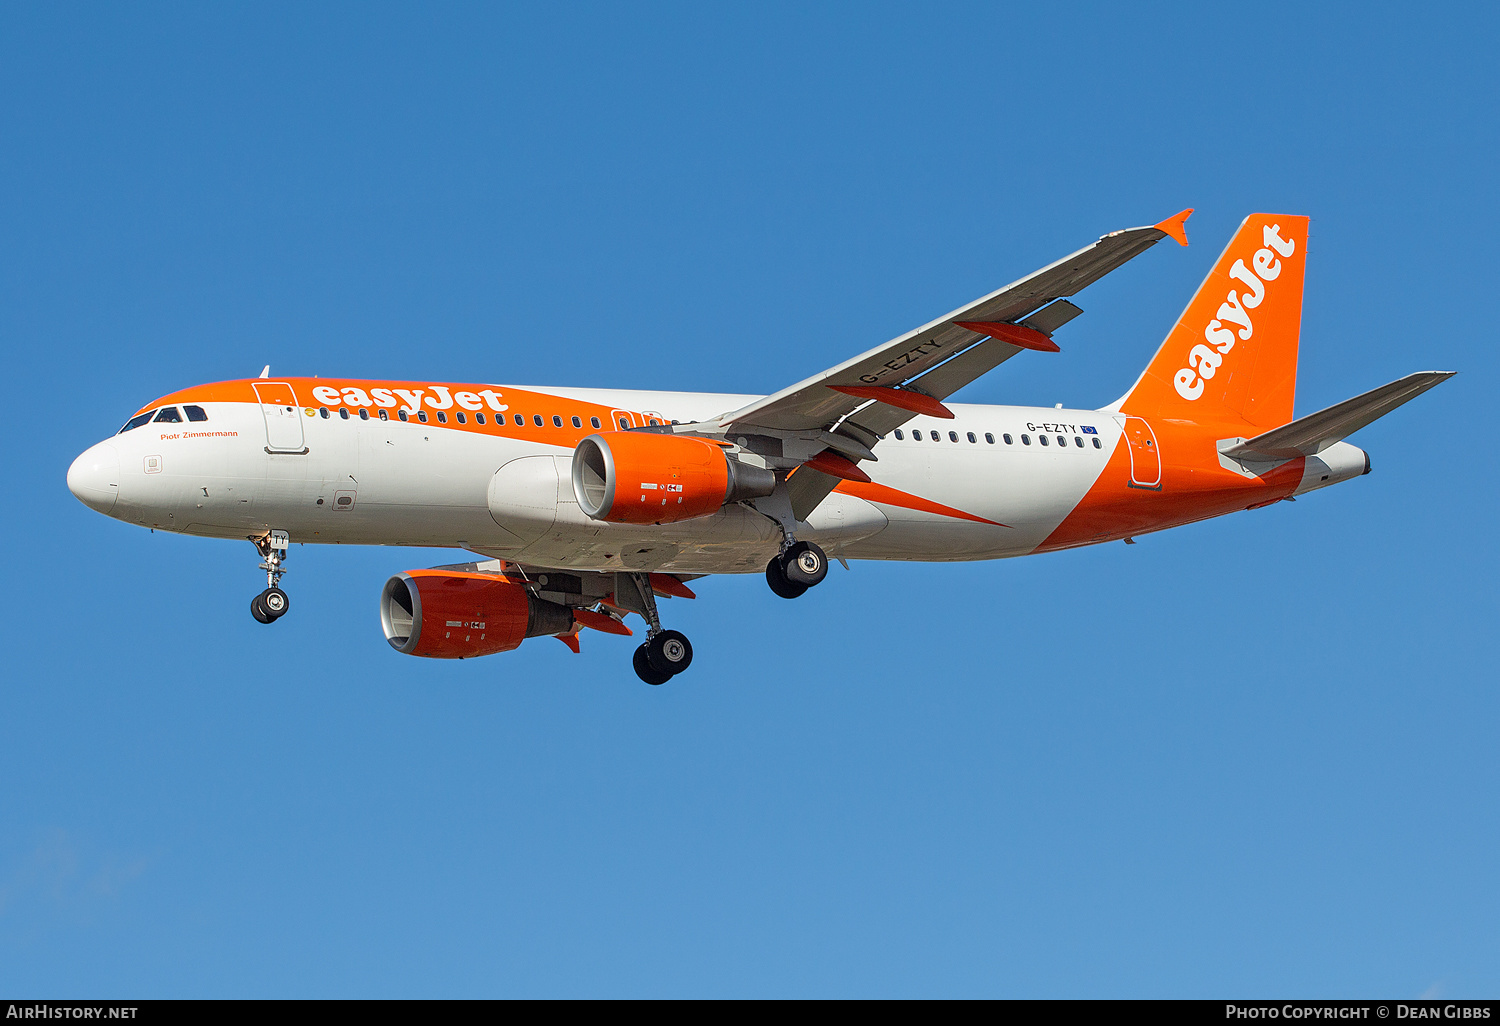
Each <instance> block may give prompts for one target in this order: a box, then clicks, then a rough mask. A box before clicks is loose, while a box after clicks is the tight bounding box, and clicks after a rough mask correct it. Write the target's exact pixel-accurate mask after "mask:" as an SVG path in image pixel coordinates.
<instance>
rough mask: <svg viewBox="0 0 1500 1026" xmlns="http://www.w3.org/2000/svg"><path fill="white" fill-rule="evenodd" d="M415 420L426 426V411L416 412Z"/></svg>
mask: <svg viewBox="0 0 1500 1026" xmlns="http://www.w3.org/2000/svg"><path fill="white" fill-rule="evenodd" d="M417 419H418V420H420V421H421V422H422V423H423V424H426V423H427V411H426V410H418V411H417Z"/></svg>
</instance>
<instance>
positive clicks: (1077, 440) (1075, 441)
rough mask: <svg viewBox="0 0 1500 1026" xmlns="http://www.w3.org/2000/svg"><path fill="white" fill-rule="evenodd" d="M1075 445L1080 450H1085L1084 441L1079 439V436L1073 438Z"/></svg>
mask: <svg viewBox="0 0 1500 1026" xmlns="http://www.w3.org/2000/svg"><path fill="white" fill-rule="evenodd" d="M1073 444H1074V445H1076V446H1078V448H1080V449H1082V448H1083V439H1082V438H1079V437H1078V436H1077V435H1074V436H1073Z"/></svg>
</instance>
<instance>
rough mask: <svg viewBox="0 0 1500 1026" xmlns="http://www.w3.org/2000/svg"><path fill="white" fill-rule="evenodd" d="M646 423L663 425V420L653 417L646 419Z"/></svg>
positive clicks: (654, 425)
mask: <svg viewBox="0 0 1500 1026" xmlns="http://www.w3.org/2000/svg"><path fill="white" fill-rule="evenodd" d="M646 423H647V424H650V425H651V426H652V427H660V426H661V421H659V420H657V419H656V418H655V417H652V418H651V419H650V420H648V421H646Z"/></svg>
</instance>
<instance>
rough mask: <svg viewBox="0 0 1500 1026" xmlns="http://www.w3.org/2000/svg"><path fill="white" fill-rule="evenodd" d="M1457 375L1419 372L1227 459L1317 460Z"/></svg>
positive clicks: (1257, 440)
mask: <svg viewBox="0 0 1500 1026" xmlns="http://www.w3.org/2000/svg"><path fill="white" fill-rule="evenodd" d="M1455 373H1457V372H1456V371H1418V372H1417V373H1415V374H1408V375H1407V376H1406V377H1404V378H1401V379H1400V380H1397V381H1392V382H1391V383H1390V384H1389V385H1381V386H1380V387H1379V388H1375V389H1371V390H1370V391H1368V392H1366V393H1365V394H1364V395H1357V396H1355V397H1354V398H1353V399H1346V400H1344V401H1343V402H1341V403H1338V404H1337V405H1334V406H1330V407H1328V409H1326V410H1319V411H1318V412H1317V413H1310V414H1308V415H1307V416H1306V417H1300V418H1298V419H1297V420H1294V421H1292V422H1291V423H1290V424H1284V425H1282V426H1281V427H1279V428H1274V429H1272V430H1270V431H1267V432H1265V433H1264V434H1260V435H1256V436H1255V437H1254V438H1251V439H1248V440H1247V441H1243V442H1240V443H1238V444H1236V445H1231V446H1228V447H1226V448H1225V449H1224V450H1223V452H1224V455H1226V456H1229V457H1232V458H1234V459H1241V460H1247V459H1248V460H1256V459H1260V460H1267V459H1272V460H1290V459H1295V458H1296V457H1298V456H1314V455H1316V454H1317V453H1320V452H1322V451H1323V450H1324V449H1326V448H1328V447H1329V446H1330V445H1333V444H1334V443H1335V442H1340V441H1343V440H1344V438H1346V437H1347V436H1349V435H1352V434H1353V433H1354V432H1356V431H1358V430H1359V429H1360V428H1362V427H1364V426H1365V425H1366V424H1370V423H1372V422H1374V421H1376V420H1379V419H1380V418H1381V417H1384V416H1385V415H1386V414H1387V413H1390V412H1391V411H1392V410H1394V409H1395V408H1396V407H1398V406H1400V405H1401V404H1402V403H1404V402H1407V401H1408V400H1410V399H1415V398H1416V397H1417V396H1419V395H1421V394H1422V393H1423V392H1425V391H1427V390H1428V389H1429V388H1431V387H1433V386H1434V385H1438V384H1441V383H1442V382H1444V381H1447V380H1448V379H1449V378H1451V377H1453V375H1454V374H1455Z"/></svg>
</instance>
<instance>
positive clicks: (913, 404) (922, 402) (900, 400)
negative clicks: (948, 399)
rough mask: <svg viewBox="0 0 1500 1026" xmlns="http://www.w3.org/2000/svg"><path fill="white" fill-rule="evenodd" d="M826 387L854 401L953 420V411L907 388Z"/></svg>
mask: <svg viewBox="0 0 1500 1026" xmlns="http://www.w3.org/2000/svg"><path fill="white" fill-rule="evenodd" d="M826 387H828V388H831V389H833V390H834V391H835V392H842V393H844V394H845V395H852V396H854V398H856V399H874V400H875V401H876V402H882V403H885V404H886V405H887V406H894V407H896V409H898V410H905V411H906V412H908V413H917V414H921V415H922V416H924V417H938V418H941V419H942V420H952V419H953V411H952V410H950V409H948V407H946V406H944V405H943V404H942V403H940V402H938V401H937V400H936V399H934V398H933V397H932V396H930V395H924V394H922V393H921V392H913V391H912V390H911V389H908V388H891V387H890V386H888V385H828V386H826Z"/></svg>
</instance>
